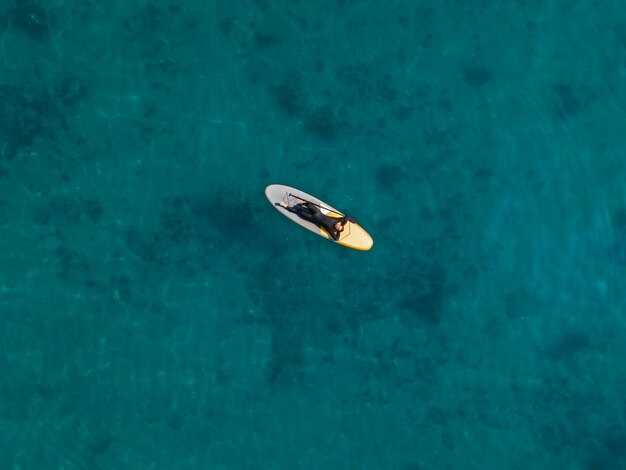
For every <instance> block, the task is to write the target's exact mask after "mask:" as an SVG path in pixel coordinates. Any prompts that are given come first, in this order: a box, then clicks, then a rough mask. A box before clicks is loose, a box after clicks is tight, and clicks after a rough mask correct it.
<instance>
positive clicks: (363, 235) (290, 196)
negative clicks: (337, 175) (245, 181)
mask: <svg viewBox="0 0 626 470" xmlns="http://www.w3.org/2000/svg"><path fill="white" fill-rule="evenodd" d="M265 195H266V196H267V199H268V200H269V201H270V203H271V204H272V205H273V206H274V207H275V208H276V209H277V210H278V211H279V212H280V213H281V214H283V215H284V216H285V217H287V218H289V219H290V220H291V221H293V222H295V223H297V224H298V225H300V226H301V227H304V228H305V229H307V230H310V231H311V232H313V233H315V234H317V235H319V236H321V237H324V238H326V239H328V240H331V241H335V240H333V238H332V237H331V236H330V235H329V234H328V233H327V232H326V231H325V230H322V229H321V228H320V227H318V226H317V225H315V224H313V223H311V222H308V221H306V220H303V219H301V218H300V217H298V216H297V215H296V214H294V213H293V212H289V211H287V210H286V209H284V208H283V207H280V206H276V203H279V204H280V203H281V202H285V203H287V205H289V206H293V205H294V204H295V203H296V200H297V199H298V198H299V199H304V200H306V201H310V202H314V203H315V204H317V205H318V206H319V207H320V210H321V211H322V213H323V214H325V215H327V216H329V217H343V214H342V213H341V212H340V211H338V210H337V209H335V208H334V207H332V206H330V205H329V204H326V203H325V202H323V201H321V200H319V199H318V198H316V197H315V196H312V195H310V194H307V193H305V192H304V191H300V190H299V189H296V188H292V187H291V186H285V185H282V184H271V185H269V186H268V187H267V188H265ZM335 243H339V244H340V245H343V246H347V247H348V248H354V249H355V250H369V249H370V248H372V245H373V244H374V241H373V240H372V237H370V235H369V234H368V233H367V232H366V231H365V230H363V228H362V227H361V226H360V225H359V224H356V223H353V222H348V223H347V224H346V225H345V227H344V229H343V232H341V235H340V236H339V240H337V241H336V242H335Z"/></svg>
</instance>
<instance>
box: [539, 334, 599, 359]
mask: <svg viewBox="0 0 626 470" xmlns="http://www.w3.org/2000/svg"><path fill="white" fill-rule="evenodd" d="M590 345H591V338H590V337H589V335H588V334H587V333H585V332H583V331H570V332H567V333H565V334H563V335H562V336H561V337H560V338H559V339H557V340H556V341H555V342H554V343H553V344H552V346H550V347H549V348H548V349H547V350H546V353H547V354H548V356H549V357H551V358H552V359H555V360H563V359H568V358H570V357H572V356H574V355H575V354H578V353H580V352H582V351H584V350H586V349H588V348H589V347H590Z"/></svg>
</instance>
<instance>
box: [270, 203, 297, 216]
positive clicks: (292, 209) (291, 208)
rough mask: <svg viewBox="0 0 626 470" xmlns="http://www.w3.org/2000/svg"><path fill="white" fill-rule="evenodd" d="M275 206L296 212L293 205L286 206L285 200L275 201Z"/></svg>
mask: <svg viewBox="0 0 626 470" xmlns="http://www.w3.org/2000/svg"><path fill="white" fill-rule="evenodd" d="M274 205H275V206H280V207H282V208H283V209H286V210H287V211H288V212H293V213H294V214H295V213H296V212H297V211H296V210H295V209H294V208H293V207H291V206H288V205H287V204H286V203H285V202H275V203H274Z"/></svg>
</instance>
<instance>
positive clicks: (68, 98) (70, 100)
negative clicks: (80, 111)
mask: <svg viewBox="0 0 626 470" xmlns="http://www.w3.org/2000/svg"><path fill="white" fill-rule="evenodd" d="M88 94H89V89H88V87H87V84H86V83H85V82H83V81H82V80H80V79H78V78H76V77H73V76H70V77H65V78H64V79H63V81H62V82H61V87H60V90H59V98H60V99H61V101H62V102H63V104H64V105H65V106H69V107H74V106H75V105H76V103H78V102H79V101H80V100H82V99H83V98H85V97H86V96H87V95H88Z"/></svg>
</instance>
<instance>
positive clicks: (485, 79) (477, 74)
mask: <svg viewBox="0 0 626 470" xmlns="http://www.w3.org/2000/svg"><path fill="white" fill-rule="evenodd" d="M463 78H464V79H465V83H467V84H468V85H469V86H471V87H472V88H480V87H482V86H484V85H486V84H487V83H489V82H490V81H491V79H492V78H493V73H492V72H491V71H490V70H487V69H486V68H484V67H481V66H479V65H470V66H467V67H465V69H464V70H463Z"/></svg>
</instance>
